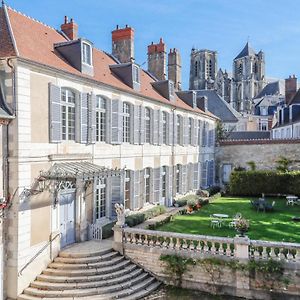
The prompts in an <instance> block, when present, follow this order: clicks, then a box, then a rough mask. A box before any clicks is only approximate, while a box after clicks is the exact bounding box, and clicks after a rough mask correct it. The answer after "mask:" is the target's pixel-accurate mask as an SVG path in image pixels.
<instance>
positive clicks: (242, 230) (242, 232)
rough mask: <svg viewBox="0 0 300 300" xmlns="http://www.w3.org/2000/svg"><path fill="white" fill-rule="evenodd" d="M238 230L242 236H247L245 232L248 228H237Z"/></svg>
mask: <svg viewBox="0 0 300 300" xmlns="http://www.w3.org/2000/svg"><path fill="white" fill-rule="evenodd" d="M237 232H238V233H239V236H240V237H245V233H246V232H247V230H245V229H237Z"/></svg>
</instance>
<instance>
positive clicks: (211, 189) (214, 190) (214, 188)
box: [208, 186, 221, 196]
mask: <svg viewBox="0 0 300 300" xmlns="http://www.w3.org/2000/svg"><path fill="white" fill-rule="evenodd" d="M220 191H221V188H220V187H219V186H211V187H209V188H208V192H209V196H213V195H215V194H217V193H219V192H220Z"/></svg>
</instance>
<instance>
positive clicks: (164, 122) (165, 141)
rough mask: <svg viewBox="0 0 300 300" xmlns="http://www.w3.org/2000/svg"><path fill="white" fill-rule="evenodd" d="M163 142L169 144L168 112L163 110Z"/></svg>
mask: <svg viewBox="0 0 300 300" xmlns="http://www.w3.org/2000/svg"><path fill="white" fill-rule="evenodd" d="M162 142H163V144H167V113H166V112H165V111H163V112H162Z"/></svg>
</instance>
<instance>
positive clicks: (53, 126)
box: [49, 83, 62, 143]
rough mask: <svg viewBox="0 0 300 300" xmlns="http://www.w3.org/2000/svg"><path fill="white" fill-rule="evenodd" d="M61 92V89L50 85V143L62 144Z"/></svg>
mask: <svg viewBox="0 0 300 300" xmlns="http://www.w3.org/2000/svg"><path fill="white" fill-rule="evenodd" d="M61 117H62V115H61V92H60V87H59V86H56V85H54V84H52V83H49V121H50V122H49V127H50V128H49V129H50V130H49V135H50V143H60V142H61V138H62V127H61V125H62V124H61Z"/></svg>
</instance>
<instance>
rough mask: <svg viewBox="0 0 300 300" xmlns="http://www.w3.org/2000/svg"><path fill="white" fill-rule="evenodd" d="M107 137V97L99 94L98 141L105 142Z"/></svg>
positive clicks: (97, 110) (97, 115) (97, 113)
mask: <svg viewBox="0 0 300 300" xmlns="http://www.w3.org/2000/svg"><path fill="white" fill-rule="evenodd" d="M105 138H106V99H104V98H103V97H101V96H97V103H96V141H97V142H104V141H105Z"/></svg>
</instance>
